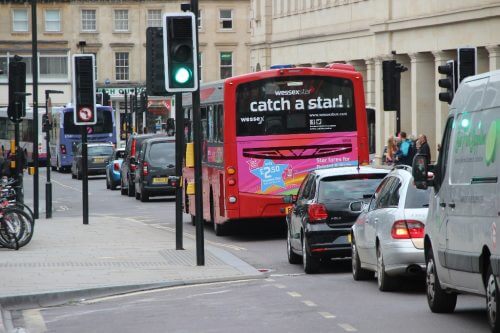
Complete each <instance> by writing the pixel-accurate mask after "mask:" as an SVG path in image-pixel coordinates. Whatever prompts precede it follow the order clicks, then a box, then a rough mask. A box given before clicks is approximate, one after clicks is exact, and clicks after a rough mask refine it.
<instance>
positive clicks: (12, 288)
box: [0, 215, 265, 333]
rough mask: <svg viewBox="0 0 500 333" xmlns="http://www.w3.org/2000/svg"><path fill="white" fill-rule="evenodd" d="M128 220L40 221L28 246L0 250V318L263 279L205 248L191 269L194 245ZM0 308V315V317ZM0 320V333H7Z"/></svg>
mask: <svg viewBox="0 0 500 333" xmlns="http://www.w3.org/2000/svg"><path fill="white" fill-rule="evenodd" d="M166 229H167V228H162V227H161V226H158V225H156V226H151V225H147V224H144V223H142V222H140V221H138V220H134V219H133V218H118V217H113V216H105V215H100V216H96V215H91V216H90V218H89V224H88V225H84V224H83V222H82V217H54V218H52V219H39V220H37V221H36V224H35V232H34V236H33V239H32V240H31V242H30V243H29V244H28V245H26V246H25V247H23V248H21V249H19V250H18V251H14V250H9V249H2V248H0V272H1V273H0V280H1V282H0V311H1V312H2V314H3V315H5V314H6V313H8V311H6V310H11V309H28V308H38V307H45V306H53V305H58V304H64V303H68V302H75V301H79V300H82V299H89V298H96V297H102V296H109V295H116V294H121V293H128V292H134V291H142V290H150V289H156V288H165V287H172V286H179V285H188V284H197V283H210V282H220V281H232V280H244V279H254V278H264V277H265V275H264V274H263V273H261V272H259V271H258V270H257V269H255V268H254V267H252V266H250V265H249V264H247V263H245V262H244V261H242V260H240V259H239V258H237V257H235V256H234V255H232V254H231V253H229V252H227V251H224V250H222V249H219V248H216V247H213V246H205V250H204V252H205V265H204V266H197V265H196V244H195V241H194V240H192V239H190V238H187V237H184V238H183V245H184V250H176V249H175V248H176V244H175V233H174V232H172V231H171V230H170V231H169V230H166ZM2 308H3V310H2ZM2 317H4V316H0V333H3V332H7V330H6V329H5V327H4V324H3V323H4V322H5V320H6V318H5V317H4V318H3V319H2Z"/></svg>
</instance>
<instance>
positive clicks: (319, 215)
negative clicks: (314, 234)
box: [307, 203, 328, 223]
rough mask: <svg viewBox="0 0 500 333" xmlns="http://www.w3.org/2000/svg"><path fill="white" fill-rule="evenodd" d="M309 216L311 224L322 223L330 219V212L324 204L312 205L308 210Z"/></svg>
mask: <svg viewBox="0 0 500 333" xmlns="http://www.w3.org/2000/svg"><path fill="white" fill-rule="evenodd" d="M307 213H308V215H309V222H313V223H314V222H320V221H323V220H326V219H327V218H328V211H327V210H326V207H325V205H323V204H318V203H316V204H311V205H309V208H308V209H307Z"/></svg>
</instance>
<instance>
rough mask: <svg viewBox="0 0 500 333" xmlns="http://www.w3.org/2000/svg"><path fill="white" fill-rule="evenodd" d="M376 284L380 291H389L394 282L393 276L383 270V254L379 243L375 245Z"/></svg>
mask: <svg viewBox="0 0 500 333" xmlns="http://www.w3.org/2000/svg"><path fill="white" fill-rule="evenodd" d="M377 284H378V289H379V290H380V291H391V290H393V289H394V284H395V283H394V278H393V277H392V276H389V275H387V273H386V271H385V264H384V255H383V253H382V249H381V248H380V245H379V246H377Z"/></svg>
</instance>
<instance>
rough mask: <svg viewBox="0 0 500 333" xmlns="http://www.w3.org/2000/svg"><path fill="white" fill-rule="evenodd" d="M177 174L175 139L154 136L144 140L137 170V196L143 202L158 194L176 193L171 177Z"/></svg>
mask: <svg viewBox="0 0 500 333" xmlns="http://www.w3.org/2000/svg"><path fill="white" fill-rule="evenodd" d="M172 176H175V141H174V140H172V139H170V138H152V139H147V140H146V141H144V142H143V144H142V148H141V152H140V153H139V159H138V163H137V169H136V170H135V198H136V199H137V200H139V199H140V200H141V201H142V202H145V201H148V200H149V197H151V196H157V195H174V194H175V187H174V186H172V185H171V183H170V182H169V177H172Z"/></svg>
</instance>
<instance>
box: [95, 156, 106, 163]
mask: <svg viewBox="0 0 500 333" xmlns="http://www.w3.org/2000/svg"><path fill="white" fill-rule="evenodd" d="M102 162H104V158H102V157H95V158H94V163H102Z"/></svg>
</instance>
